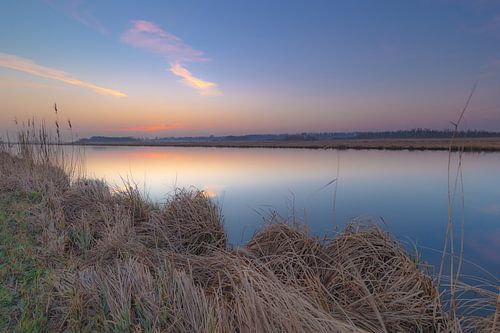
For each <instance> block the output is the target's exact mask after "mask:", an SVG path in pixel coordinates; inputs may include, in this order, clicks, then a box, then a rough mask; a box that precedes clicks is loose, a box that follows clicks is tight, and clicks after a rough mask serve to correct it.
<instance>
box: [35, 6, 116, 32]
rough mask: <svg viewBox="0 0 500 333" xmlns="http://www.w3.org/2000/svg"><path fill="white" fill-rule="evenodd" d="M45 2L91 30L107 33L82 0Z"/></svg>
mask: <svg viewBox="0 0 500 333" xmlns="http://www.w3.org/2000/svg"><path fill="white" fill-rule="evenodd" d="M45 2H46V3H48V4H49V5H51V6H52V7H54V8H56V9H57V10H59V11H61V12H63V13H64V14H65V15H67V16H69V17H71V18H72V19H74V20H76V21H78V22H80V23H81V24H83V25H85V26H86V27H88V28H90V29H92V30H95V31H97V32H99V33H101V34H103V35H107V34H108V33H109V32H108V29H107V28H106V27H105V26H104V24H102V23H101V22H100V21H99V20H98V19H97V18H95V16H94V15H93V14H92V11H91V10H90V9H88V8H87V7H86V6H85V1H84V0H45Z"/></svg>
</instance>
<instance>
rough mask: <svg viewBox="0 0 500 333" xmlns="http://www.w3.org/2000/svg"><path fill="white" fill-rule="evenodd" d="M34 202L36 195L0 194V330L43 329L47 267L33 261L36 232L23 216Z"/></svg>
mask: <svg viewBox="0 0 500 333" xmlns="http://www.w3.org/2000/svg"><path fill="white" fill-rule="evenodd" d="M33 199H34V200H33ZM36 201H39V199H38V196H37V195H36V194H33V195H31V194H30V195H29V196H28V197H22V196H19V195H5V194H0V331H1V332H44V331H47V324H48V320H47V315H46V308H47V300H48V298H47V294H46V290H47V288H46V284H47V280H48V279H47V277H48V269H47V268H45V267H43V266H42V265H41V263H40V261H39V260H37V257H36V248H37V244H36V238H35V236H36V233H35V232H34V230H33V229H32V227H30V225H29V223H28V221H27V216H26V211H27V209H28V208H29V207H30V206H31V205H33V204H34V202H36Z"/></svg>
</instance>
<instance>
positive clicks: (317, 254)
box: [0, 145, 499, 332]
mask: <svg viewBox="0 0 500 333" xmlns="http://www.w3.org/2000/svg"><path fill="white" fill-rule="evenodd" d="M53 147H55V148H53V149H54V151H52V152H48V153H43V152H40V151H38V150H37V149H38V148H37V146H36V145H29V146H25V147H24V148H23V146H21V147H15V149H19V150H18V151H12V150H8V149H5V151H4V152H1V153H0V175H1V177H0V226H1V234H0V237H1V239H0V255H1V256H0V260H1V261H0V283H1V291H0V306H1V310H0V325H1V326H0V330H2V331H8V332H11V331H14V332H44V331H45V332H49V331H50V332H63V331H70V332H72V331H75V332H95V331H105V332H114V331H119V332H164V331H168V332H463V331H470V332H473V331H484V332H495V331H498V327H499V324H498V320H499V319H498V301H497V294H496V293H494V292H488V291H482V290H481V291H480V290H476V293H475V295H476V296H474V297H476V298H473V299H469V296H467V298H465V296H464V299H462V300H461V299H459V300H458V301H457V302H456V304H458V307H459V309H458V310H457V311H455V310H454V309H449V308H448V306H447V302H445V301H444V300H445V299H446V297H444V296H443V295H444V294H443V293H442V292H440V291H438V290H437V288H436V285H435V281H434V277H433V276H430V275H428V274H426V273H425V271H424V269H423V268H422V267H420V266H419V260H417V259H416V258H414V257H411V256H409V255H408V253H407V252H406V251H405V250H404V249H403V248H402V247H401V246H400V245H399V244H398V243H397V242H396V241H395V240H394V239H393V238H392V237H391V235H389V234H388V233H386V232H384V231H382V230H381V229H379V228H378V227H376V226H363V225H358V224H351V225H349V226H348V227H347V228H346V229H345V230H344V231H342V232H340V233H339V234H337V235H335V236H334V237H333V238H331V239H320V238H317V237H313V236H311V235H310V234H309V233H308V231H307V228H306V227H304V226H302V225H300V224H298V223H297V222H296V221H283V220H282V219H281V218H279V217H278V216H275V217H274V218H271V219H270V221H269V222H268V223H267V224H265V225H264V226H262V227H261V229H260V230H258V231H257V232H256V233H255V234H254V236H253V237H252V239H251V240H250V241H249V242H248V243H247V244H246V245H244V246H242V247H241V248H231V247H230V246H229V245H228V243H227V238H226V234H225V231H224V227H223V220H222V216H221V213H220V211H219V208H218V207H217V206H216V205H215V204H214V203H213V202H212V201H211V200H210V198H209V197H208V196H207V195H205V193H204V192H200V191H196V190H178V191H176V192H175V193H174V194H173V195H172V196H171V197H170V198H169V199H168V200H167V202H166V203H165V204H161V205H159V204H156V203H153V202H150V201H149V200H147V199H146V198H145V197H144V196H143V195H141V193H140V191H138V189H137V188H136V187H134V186H131V185H130V184H129V185H127V186H125V187H124V188H125V189H114V188H111V187H110V186H109V185H108V184H106V183H104V182H102V181H98V180H93V179H84V178H81V177H77V176H75V175H74V174H73V173H72V171H73V170H74V168H73V167H72V166H71V165H72V164H71V163H68V162H67V160H65V159H64V158H63V157H62V155H59V154H58V152H57V147H56V146H53ZM460 288H462V289H463V290H467V291H469V292H470V291H471V290H472V289H471V288H468V287H467V286H465V285H464V286H462V285H459V289H460ZM462 289H461V290H462ZM472 291H474V290H472ZM457 294H460V293H457ZM475 304H480V305H481V307H484V308H487V309H488V308H489V310H491V311H493V312H494V310H495V306H497V313H496V314H493V315H491V316H489V317H484V318H483V317H474V316H472V315H463V314H461V313H468V312H467V311H466V310H467V308H470V307H474V306H475ZM461 306H463V307H464V308H463V309H461V308H460V307H461ZM450 310H451V311H450Z"/></svg>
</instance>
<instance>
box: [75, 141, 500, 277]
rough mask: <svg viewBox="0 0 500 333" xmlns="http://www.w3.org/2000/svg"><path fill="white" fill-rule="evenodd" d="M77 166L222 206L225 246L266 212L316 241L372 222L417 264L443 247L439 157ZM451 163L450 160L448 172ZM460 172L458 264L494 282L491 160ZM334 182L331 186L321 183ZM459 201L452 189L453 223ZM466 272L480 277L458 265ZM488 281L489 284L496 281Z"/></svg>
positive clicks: (138, 151) (496, 258) (136, 155)
mask: <svg viewBox="0 0 500 333" xmlns="http://www.w3.org/2000/svg"><path fill="white" fill-rule="evenodd" d="M85 160H86V163H85V164H86V171H87V175H88V176H93V177H97V178H103V179H105V180H107V181H108V182H110V183H112V184H116V185H118V186H120V184H121V183H122V181H121V179H122V178H127V177H128V178H130V177H132V179H133V180H134V181H136V182H137V183H138V184H139V185H140V186H145V188H146V190H147V192H148V193H149V195H150V197H151V198H152V199H154V200H156V201H164V200H165V198H166V197H167V195H168V194H169V193H172V190H173V189H174V188H175V187H176V186H178V187H190V186H195V187H197V188H199V189H204V190H205V191H207V193H209V194H210V195H211V196H213V197H214V198H215V200H216V201H217V202H218V203H219V204H220V205H221V207H222V211H223V215H224V219H225V229H226V231H227V233H228V236H229V239H230V242H231V243H233V244H241V243H244V242H245V241H247V240H248V239H249V238H251V236H252V234H253V232H254V231H255V230H256V228H258V227H259V226H260V225H261V224H262V222H263V216H268V215H269V213H270V212H271V211H273V210H275V211H277V212H278V213H280V214H282V215H283V216H290V215H291V214H292V213H293V212H294V214H295V215H296V216H297V217H299V218H300V219H302V220H304V219H306V220H307V223H308V224H309V225H310V230H311V232H312V233H314V234H316V235H320V236H321V235H332V230H333V229H334V227H337V228H339V229H342V227H343V226H345V225H346V224H347V223H349V222H350V221H352V220H353V219H354V218H360V217H361V219H363V220H364V221H369V220H372V221H376V222H377V223H381V224H382V225H384V228H385V229H386V230H388V231H390V232H392V233H394V234H395V235H396V237H397V238H398V239H399V240H400V241H401V242H403V243H404V244H405V245H406V246H407V248H408V249H409V250H410V251H414V246H415V245H416V246H417V248H418V249H419V251H420V252H421V254H422V256H423V258H424V259H425V260H426V261H428V262H430V263H431V264H434V265H436V264H438V263H439V260H440V253H439V251H435V250H431V249H436V250H440V249H442V247H443V239H444V233H445V230H446V224H447V220H448V206H447V191H448V185H447V181H448V153H447V152H433V151H419V152H413V151H412V152H410V151H373V150H370V151H369V150H346V151H335V150H306V149H232V148H177V147H88V148H86V150H85ZM457 165H458V156H457V155H456V154H455V155H454V156H453V160H452V166H453V168H454V170H455V171H456V167H457ZM462 170H463V181H464V198H465V207H464V208H465V209H464V216H465V259H467V260H470V261H471V262H473V263H474V264H477V265H480V266H482V267H484V268H486V269H487V270H488V271H489V272H490V273H491V274H492V275H493V276H494V277H496V278H498V277H500V154H499V153H484V154H478V153H474V154H473V153H470V154H464V155H463V158H462ZM455 171H452V174H453V175H454V173H455ZM337 175H338V182H337V183H335V182H334V183H332V184H330V185H328V186H325V185H327V184H328V183H330V182H331V181H332V180H333V179H336V178H337ZM335 186H337V188H336V191H335ZM335 192H336V195H335ZM334 198H335V200H334ZM461 201H462V197H461V193H460V185H459V188H458V191H457V195H456V199H455V205H454V212H455V215H456V217H457V221H456V223H460V220H461V212H462V209H461ZM334 207H335V208H334ZM382 221H383V222H382ZM465 273H468V274H474V275H478V274H480V271H479V268H477V267H476V266H474V265H471V264H467V265H466V266H465ZM480 275H483V276H484V273H481V274H480ZM494 277H490V278H489V279H490V280H492V279H493V282H494V283H497V282H498V280H497V281H495V278H494Z"/></svg>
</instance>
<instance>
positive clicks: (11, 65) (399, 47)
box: [0, 0, 500, 136]
mask: <svg viewBox="0 0 500 333" xmlns="http://www.w3.org/2000/svg"><path fill="white" fill-rule="evenodd" d="M62 72H64V73H62ZM476 81H478V90H477V93H476V94H475V96H474V100H473V104H472V106H471V109H470V111H469V112H468V113H467V115H466V119H465V122H464V126H465V127H466V128H477V129H488V130H500V2H498V1H487V0H483V1H480V0H476V1H473V0H471V1H460V0H455V1H445V0H433V1H427V0H425V1H424V0H422V1H411V2H410V1H290V0H288V1H186V0H184V1H85V0H67V1H62V0H45V1H42V0H39V1H13V0H4V1H2V2H1V3H0V100H1V101H2V105H0V124H1V125H0V130H5V129H9V128H12V126H13V121H12V120H13V119H14V118H18V119H25V118H29V117H31V116H36V117H38V118H40V119H46V118H50V117H52V115H51V109H52V105H53V103H54V102H57V103H58V104H59V105H60V108H61V109H62V110H63V112H64V114H65V115H66V116H67V117H68V118H71V119H72V120H73V123H75V124H76V126H77V127H78V128H79V130H80V132H81V133H82V134H85V135H87V134H105V135H122V134H131V135H147V136H153V135H205V134H241V133H267V132H297V131H300V132H301V131H346V130H386V129H400V128H402V129H406V128H414V127H429V128H437V129H442V128H447V127H449V120H454V119H456V117H457V116H458V113H459V110H460V108H461V106H462V104H463V103H464V101H465V99H466V96H467V94H468V92H469V90H470V89H471V87H472V85H473V84H474V82H476Z"/></svg>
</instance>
